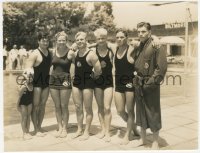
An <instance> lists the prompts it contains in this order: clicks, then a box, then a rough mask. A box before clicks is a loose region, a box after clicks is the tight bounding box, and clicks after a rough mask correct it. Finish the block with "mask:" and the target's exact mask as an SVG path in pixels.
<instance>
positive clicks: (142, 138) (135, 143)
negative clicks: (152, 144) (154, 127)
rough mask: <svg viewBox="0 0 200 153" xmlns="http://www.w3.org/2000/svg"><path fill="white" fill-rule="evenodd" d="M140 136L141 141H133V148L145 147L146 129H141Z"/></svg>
mask: <svg viewBox="0 0 200 153" xmlns="http://www.w3.org/2000/svg"><path fill="white" fill-rule="evenodd" d="M140 136H141V139H139V140H135V142H134V147H138V146H142V145H145V144H146V143H147V141H146V129H144V128H142V127H141V134H140Z"/></svg>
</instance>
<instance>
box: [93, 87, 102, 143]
mask: <svg viewBox="0 0 200 153" xmlns="http://www.w3.org/2000/svg"><path fill="white" fill-rule="evenodd" d="M94 95H95V99H96V102H97V106H98V116H99V121H100V125H101V133H99V134H98V135H97V137H98V138H100V139H101V138H103V137H104V136H105V125H104V101H103V100H104V91H103V90H102V89H100V88H95V90H94Z"/></svg>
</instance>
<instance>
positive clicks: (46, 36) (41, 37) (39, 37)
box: [37, 32, 49, 41]
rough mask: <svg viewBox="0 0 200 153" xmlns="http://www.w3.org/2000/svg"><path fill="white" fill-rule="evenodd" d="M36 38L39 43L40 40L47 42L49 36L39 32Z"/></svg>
mask: <svg viewBox="0 0 200 153" xmlns="http://www.w3.org/2000/svg"><path fill="white" fill-rule="evenodd" d="M37 38H38V41H40V40H42V39H48V40H49V35H48V34H47V33H46V32H39V34H38V36H37Z"/></svg>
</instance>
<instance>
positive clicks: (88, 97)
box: [80, 89, 93, 141]
mask: <svg viewBox="0 0 200 153" xmlns="http://www.w3.org/2000/svg"><path fill="white" fill-rule="evenodd" d="M92 100H93V89H84V90H83V102H84V105H85V111H86V126H85V131H84V133H83V135H82V137H81V138H80V141H84V140H87V139H88V138H89V136H90V135H89V130H90V126H91V123H92V119H93V111H92Z"/></svg>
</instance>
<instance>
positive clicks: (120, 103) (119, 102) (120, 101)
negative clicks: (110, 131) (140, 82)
mask: <svg viewBox="0 0 200 153" xmlns="http://www.w3.org/2000/svg"><path fill="white" fill-rule="evenodd" d="M125 100H126V99H125V94H124V93H120V92H115V106H116V109H117V113H118V115H119V116H120V117H121V118H122V119H123V120H124V121H125V122H127V120H128V114H127V112H126V111H125Z"/></svg>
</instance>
